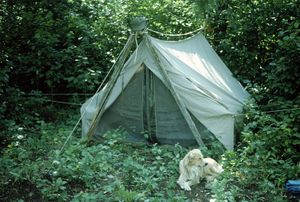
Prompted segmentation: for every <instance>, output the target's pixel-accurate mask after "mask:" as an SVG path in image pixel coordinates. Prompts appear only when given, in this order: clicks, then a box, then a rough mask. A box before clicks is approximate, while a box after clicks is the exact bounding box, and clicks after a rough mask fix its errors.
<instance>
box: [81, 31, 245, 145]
mask: <svg viewBox="0 0 300 202" xmlns="http://www.w3.org/2000/svg"><path fill="white" fill-rule="evenodd" d="M128 44H134V36H133V35H132V36H130V37H129V39H128V42H127V45H126V46H125V48H124V49H123V52H122V53H121V55H123V56H122V57H121V59H120V60H119V61H118V62H117V64H116V67H115V70H114V72H113V74H112V76H111V79H110V80H109V81H108V83H107V84H106V86H105V87H104V88H103V89H102V90H101V91H100V92H98V93H96V94H95V95H94V96H93V97H92V98H90V99H89V100H87V101H86V102H85V103H84V104H83V106H82V107H81V113H82V117H83V118H82V135H83V136H87V135H88V136H90V137H91V136H96V137H97V136H101V135H103V134H104V133H105V132H107V131H109V130H113V129H117V128H122V129H124V131H126V134H127V137H128V138H131V139H134V140H141V139H144V134H145V133H146V134H147V135H148V137H149V138H150V139H151V140H157V141H158V142H160V143H163V144H176V143H180V144H182V145H183V146H187V145H192V144H197V143H198V144H199V145H200V146H201V145H204V144H205V143H207V142H209V141H212V140H213V139H214V138H216V139H218V140H219V141H220V142H221V143H222V144H223V145H224V146H225V148H227V149H233V146H234V124H235V114H237V113H239V112H240V111H241V110H242V107H243V105H244V104H245V101H246V100H247V98H248V97H249V94H248V93H247V92H246V91H245V89H244V88H243V87H242V86H241V84H240V83H239V82H238V81H237V80H236V79H235V78H234V77H233V75H232V73H231V72H230V70H229V69H228V68H227V67H226V65H225V64H224V63H223V62H222V60H221V59H220V57H219V56H218V55H217V54H216V52H215V51H214V50H213V49H212V47H211V46H210V44H209V43H208V41H207V40H206V39H205V37H204V36H203V35H202V34H201V33H198V34H196V35H194V36H192V37H190V38H187V39H185V40H180V41H165V40H159V39H156V38H153V37H151V36H150V35H149V34H147V33H144V36H143V40H142V41H141V42H140V43H139V45H138V46H137V47H136V49H135V51H134V52H133V53H132V54H131V56H130V57H129V59H128V60H127V61H126V62H124V61H122V60H125V58H126V54H129V45H128ZM123 63H125V64H123Z"/></svg>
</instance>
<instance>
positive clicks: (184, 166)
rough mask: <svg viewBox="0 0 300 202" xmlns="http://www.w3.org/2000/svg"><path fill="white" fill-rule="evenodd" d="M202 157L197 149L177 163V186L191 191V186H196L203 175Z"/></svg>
mask: <svg viewBox="0 0 300 202" xmlns="http://www.w3.org/2000/svg"><path fill="white" fill-rule="evenodd" d="M203 166H204V161H203V155H202V153H201V151H200V150H199V149H193V150H191V151H189V152H188V153H187V154H186V155H185V156H184V158H183V159H182V160H181V161H180V162H179V172H180V176H179V178H178V180H177V184H179V186H180V187H181V188H182V189H184V190H186V191H191V187H190V186H192V185H195V184H198V183H199V181H200V178H201V177H202V173H203Z"/></svg>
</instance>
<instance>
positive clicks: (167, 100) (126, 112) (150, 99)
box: [95, 65, 197, 146]
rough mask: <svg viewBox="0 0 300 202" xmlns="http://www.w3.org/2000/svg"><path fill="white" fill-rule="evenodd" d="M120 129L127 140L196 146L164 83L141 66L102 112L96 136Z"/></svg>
mask: <svg viewBox="0 0 300 202" xmlns="http://www.w3.org/2000/svg"><path fill="white" fill-rule="evenodd" d="M117 128H121V129H123V130H125V131H126V134H127V136H128V139H129V140H130V141H145V140H146V137H147V139H148V141H150V142H159V143H162V144H176V143H179V144H181V145H183V146H189V145H194V144H197V142H196V140H195V138H194V136H193V134H192V132H191V130H190V128H189V126H188V124H187V122H186V120H185V118H184V117H183V115H182V113H181V111H180V109H179V107H178V106H177V104H176V101H175V99H174V98H173V96H172V94H171V93H170V91H169V89H168V88H167V87H166V86H165V85H164V83H163V82H162V81H161V80H160V79H159V78H158V77H157V76H156V75H154V74H153V73H152V72H151V71H150V70H149V69H148V68H147V67H145V66H144V65H141V67H140V68H139V70H138V71H137V72H136V73H135V75H134V76H133V78H132V79H131V80H130V82H129V83H128V84H127V86H126V87H125V88H124V89H123V91H122V93H121V94H120V95H119V97H118V98H117V99H116V100H115V102H114V103H113V104H112V105H111V106H110V107H109V108H108V109H107V110H106V111H105V112H104V114H103V116H102V118H101V119H100V121H99V123H98V126H97V130H96V133H95V135H96V136H99V135H101V134H104V133H105V132H106V131H109V130H113V129H117Z"/></svg>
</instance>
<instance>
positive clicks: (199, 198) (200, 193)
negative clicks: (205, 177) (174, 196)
mask: <svg viewBox="0 0 300 202" xmlns="http://www.w3.org/2000/svg"><path fill="white" fill-rule="evenodd" d="M205 183H206V182H205V181H201V182H200V184H197V185H194V186H192V187H191V188H192V191H191V192H188V193H187V195H188V198H189V199H190V200H191V201H192V202H209V201H211V200H212V199H213V194H212V193H211V190H210V189H208V188H205Z"/></svg>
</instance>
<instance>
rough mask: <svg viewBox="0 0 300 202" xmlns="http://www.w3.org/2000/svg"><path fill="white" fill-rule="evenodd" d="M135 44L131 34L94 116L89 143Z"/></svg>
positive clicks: (88, 136)
mask: <svg viewBox="0 0 300 202" xmlns="http://www.w3.org/2000/svg"><path fill="white" fill-rule="evenodd" d="M133 44H134V34H131V35H130V36H129V38H128V40H127V43H126V45H125V48H124V49H123V52H122V53H121V54H120V57H119V60H118V61H116V63H115V65H114V66H113V67H112V68H114V69H115V70H114V72H113V73H112V75H111V79H110V81H109V82H108V83H107V87H106V90H105V91H104V93H103V99H101V101H100V103H99V106H98V108H97V111H96V113H95V115H94V118H93V121H92V124H91V127H90V129H89V131H88V132H87V140H88V141H89V140H90V139H91V138H92V136H93V135H94V133H95V130H96V126H97V123H98V122H99V120H100V118H101V117H102V115H103V113H104V110H105V105H106V103H107V101H108V98H109V96H110V94H111V92H112V89H113V87H114V85H115V83H116V81H117V79H118V77H119V75H120V73H121V71H122V69H123V65H124V63H125V60H126V58H127V56H128V55H129V53H130V49H131V47H132V45H133Z"/></svg>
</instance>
